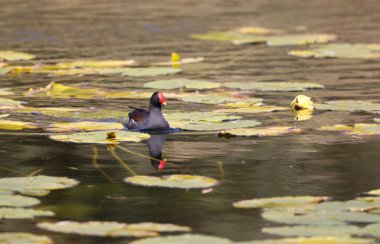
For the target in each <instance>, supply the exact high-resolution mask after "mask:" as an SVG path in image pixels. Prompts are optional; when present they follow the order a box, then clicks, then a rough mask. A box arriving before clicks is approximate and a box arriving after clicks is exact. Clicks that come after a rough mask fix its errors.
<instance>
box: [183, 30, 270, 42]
mask: <svg viewBox="0 0 380 244" xmlns="http://www.w3.org/2000/svg"><path fill="white" fill-rule="evenodd" d="M190 37H191V38H193V39H197V40H202V41H237V40H242V39H243V40H244V39H248V38H249V39H250V40H251V41H252V42H253V41H255V43H265V42H266V39H265V37H264V36H257V35H247V34H241V33H238V32H233V31H224V32H223V31H219V32H209V33H205V34H193V35H190Z"/></svg>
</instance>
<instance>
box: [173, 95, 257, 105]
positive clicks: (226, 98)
mask: <svg viewBox="0 0 380 244" xmlns="http://www.w3.org/2000/svg"><path fill="white" fill-rule="evenodd" d="M179 98H180V99H181V100H182V101H184V102H191V103H204V104H224V103H242V102H244V103H249V104H256V103H259V102H261V101H262V100H263V99H261V98H242V97H234V96H232V95H231V94H226V93H208V94H200V93H190V94H189V93H187V94H180V95H179Z"/></svg>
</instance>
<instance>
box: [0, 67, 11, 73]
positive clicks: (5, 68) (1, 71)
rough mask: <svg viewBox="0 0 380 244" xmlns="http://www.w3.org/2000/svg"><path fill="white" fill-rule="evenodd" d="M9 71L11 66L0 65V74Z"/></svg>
mask: <svg viewBox="0 0 380 244" xmlns="http://www.w3.org/2000/svg"><path fill="white" fill-rule="evenodd" d="M9 71H11V68H9V67H0V75H5V74H7V73H8V72H9Z"/></svg>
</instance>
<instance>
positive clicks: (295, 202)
mask: <svg viewBox="0 0 380 244" xmlns="http://www.w3.org/2000/svg"><path fill="white" fill-rule="evenodd" d="M326 200H328V197H313V196H295V197H271V198H256V199H252V200H242V201H239V202H235V203H234V204H233V206H234V207H235V208H273V207H290V206H301V205H305V204H316V203H320V202H323V201H326Z"/></svg>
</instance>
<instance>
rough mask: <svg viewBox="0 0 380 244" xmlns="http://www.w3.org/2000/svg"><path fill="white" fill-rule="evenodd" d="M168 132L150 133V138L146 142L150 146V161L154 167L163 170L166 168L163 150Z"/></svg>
mask: <svg viewBox="0 0 380 244" xmlns="http://www.w3.org/2000/svg"><path fill="white" fill-rule="evenodd" d="M167 135H168V134H150V138H149V140H148V141H147V142H146V143H147V145H148V148H149V157H150V158H151V159H150V162H151V164H152V166H153V167H155V168H157V169H158V170H161V169H163V168H164V165H165V160H163V158H162V155H161V151H162V148H163V147H164V144H165V141H166V137H167Z"/></svg>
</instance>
